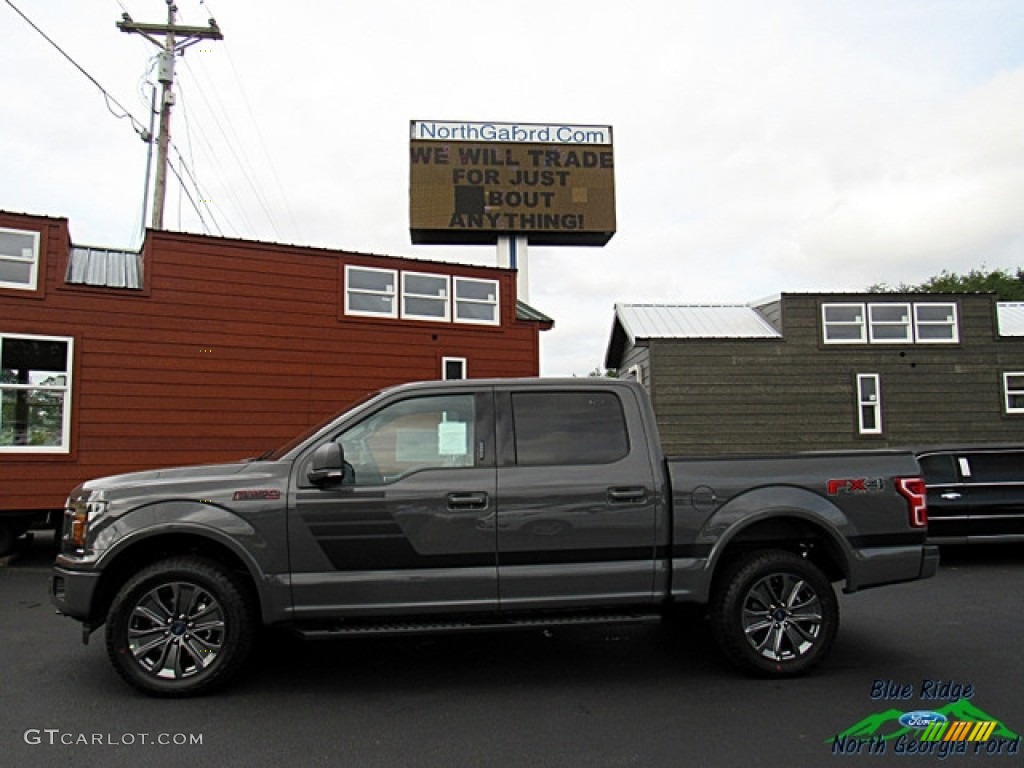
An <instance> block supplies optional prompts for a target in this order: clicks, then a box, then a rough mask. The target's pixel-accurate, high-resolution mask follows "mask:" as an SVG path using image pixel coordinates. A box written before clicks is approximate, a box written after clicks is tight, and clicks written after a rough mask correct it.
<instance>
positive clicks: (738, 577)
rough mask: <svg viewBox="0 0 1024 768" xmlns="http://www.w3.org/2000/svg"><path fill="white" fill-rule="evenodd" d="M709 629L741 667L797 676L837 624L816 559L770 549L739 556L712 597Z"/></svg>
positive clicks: (823, 650)
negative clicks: (812, 559)
mask: <svg viewBox="0 0 1024 768" xmlns="http://www.w3.org/2000/svg"><path fill="white" fill-rule="evenodd" d="M710 609H711V611H710V613H711V629H712V632H713V633H714V635H715V638H716V639H717V641H718V644H719V646H720V647H721V648H722V650H723V652H724V653H725V655H726V657H727V658H728V659H729V661H731V662H732V663H733V664H734V665H736V666H737V667H739V668H740V669H742V670H743V671H745V672H748V673H751V674H755V675H761V676H766V677H790V676H793V675H800V674H803V673H804V672H806V671H807V670H809V669H810V668H811V667H813V666H814V665H815V664H817V663H818V662H819V661H821V660H822V659H823V658H824V657H825V656H826V654H828V651H829V649H830V648H831V647H832V642H833V640H835V636H836V631H837V630H838V628H839V603H838V601H837V600H836V595H835V592H834V590H833V589H832V584H831V582H829V580H828V579H827V578H826V577H825V575H824V574H823V573H822V571H821V569H819V568H818V567H817V566H816V565H814V563H811V562H809V561H808V560H805V559H804V558H802V557H799V556H798V555H795V554H793V553H792V552H787V551H783V550H769V551H762V552H754V553H751V554H749V555H746V556H744V557H742V558H740V559H738V560H737V561H736V562H735V563H733V564H732V565H731V566H730V567H729V569H728V571H726V573H725V574H724V577H723V578H722V580H721V581H720V582H719V583H718V585H717V586H716V589H715V590H714V593H713V594H712V598H711V606H710Z"/></svg>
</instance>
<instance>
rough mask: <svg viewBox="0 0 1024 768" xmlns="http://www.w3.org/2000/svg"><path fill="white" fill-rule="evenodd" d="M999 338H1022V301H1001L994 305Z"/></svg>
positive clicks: (1023, 322)
mask: <svg viewBox="0 0 1024 768" xmlns="http://www.w3.org/2000/svg"><path fill="white" fill-rule="evenodd" d="M996 317H997V319H998V324H997V327H998V329H999V335H1000V336H1024V301H1001V302H999V303H998V304H996Z"/></svg>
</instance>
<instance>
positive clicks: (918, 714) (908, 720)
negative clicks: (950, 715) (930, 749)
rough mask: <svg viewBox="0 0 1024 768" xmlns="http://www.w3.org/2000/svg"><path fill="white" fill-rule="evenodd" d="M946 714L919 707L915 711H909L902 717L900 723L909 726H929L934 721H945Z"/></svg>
mask: <svg viewBox="0 0 1024 768" xmlns="http://www.w3.org/2000/svg"><path fill="white" fill-rule="evenodd" d="M944 722H946V716H945V715H943V714H940V713H938V712H929V711H928V710H926V709H919V710H916V711H914V712H907V713H906V714H905V715H902V716H901V717H900V725H904V726H906V727H907V728H927V727H928V726H929V725H931V724H932V723H944Z"/></svg>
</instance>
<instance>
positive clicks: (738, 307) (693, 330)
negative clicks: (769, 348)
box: [615, 304, 782, 343]
mask: <svg viewBox="0 0 1024 768" xmlns="http://www.w3.org/2000/svg"><path fill="white" fill-rule="evenodd" d="M615 316H616V318H617V320H618V322H619V323H620V324H621V325H622V328H623V330H625V332H626V333H627V334H628V335H629V338H630V341H631V342H634V343H635V342H636V340H637V339H779V338H782V334H780V333H779V332H778V331H777V330H776V329H775V328H774V327H772V325H771V324H769V323H768V321H767V320H765V319H764V317H762V316H761V315H760V314H759V313H758V312H757V311H756V310H755V309H753V308H751V307H749V306H747V305H745V304H616V305H615Z"/></svg>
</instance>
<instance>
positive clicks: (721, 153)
mask: <svg viewBox="0 0 1024 768" xmlns="http://www.w3.org/2000/svg"><path fill="white" fill-rule="evenodd" d="M11 3H13V4H14V6H16V7H17V8H18V9H20V10H21V11H22V12H23V13H24V14H25V15H26V16H28V17H29V18H30V19H32V20H33V21H34V22H35V23H36V24H37V25H38V27H39V28H40V29H41V30H42V31H43V32H45V33H46V34H47V35H48V36H49V37H50V38H52V39H53V40H54V42H56V43H57V44H58V45H60V46H61V48H63V49H64V51H66V52H67V53H68V54H69V55H70V56H71V58H73V59H74V60H75V61H76V62H77V63H78V65H80V66H81V67H82V68H83V69H84V70H86V71H87V72H88V73H89V75H91V76H92V77H93V78H95V79H96V80H97V81H98V82H99V84H100V85H101V86H102V87H103V88H104V89H105V90H106V91H108V92H109V93H110V95H111V96H112V97H113V98H114V99H115V100H116V101H117V102H118V103H119V104H120V105H122V106H124V107H126V108H127V110H128V111H129V112H130V113H132V115H134V117H135V118H136V119H137V120H138V121H139V122H140V123H143V124H147V123H148V121H149V91H148V86H147V85H146V82H147V78H148V80H149V81H152V80H153V79H154V77H153V75H152V59H153V55H154V54H155V53H156V51H157V49H156V46H154V45H153V44H152V43H149V42H147V41H145V40H144V39H142V38H141V37H140V36H138V35H129V34H125V33H122V32H121V31H119V30H118V29H117V28H116V26H115V23H116V22H117V21H118V20H120V18H121V14H122V13H123V12H125V11H127V12H128V13H130V14H131V16H132V17H133V19H134V20H135V21H136V22H153V23H164V22H165V21H166V15H167V5H166V3H165V2H164V0H0V35H2V38H0V39H2V41H3V43H2V45H0V93H2V94H3V98H2V99H0V126H2V127H0V136H2V139H3V141H2V151H0V209H4V210H12V211H24V212H28V213H35V214H43V215H49V216H58V217H66V218H68V219H69V221H70V226H71V236H72V240H73V241H74V242H75V243H77V244H86V245H100V246H108V247H115V248H135V247H138V245H139V240H140V235H139V232H140V227H141V224H142V221H143V218H142V213H141V210H142V194H143V183H144V175H145V166H146V145H145V144H144V143H143V142H142V141H141V140H140V139H139V137H138V135H137V133H136V131H135V129H134V128H133V125H132V121H131V120H130V119H129V118H124V117H122V118H121V119H118V117H117V116H116V115H120V114H122V113H121V110H120V109H119V108H118V107H116V106H114V105H113V104H111V105H110V109H108V105H107V102H106V100H105V99H104V97H103V95H102V93H101V92H100V90H99V89H98V88H97V87H96V85H94V84H93V83H91V82H90V81H89V80H88V79H87V78H86V77H85V76H84V75H83V74H82V73H81V72H80V71H78V70H77V69H76V68H75V67H74V65H72V64H71V63H70V62H69V61H68V60H67V59H65V58H63V57H62V56H61V54H60V53H59V52H58V51H57V50H55V49H54V48H53V47H52V46H51V45H50V44H49V43H47V42H46V40H44V39H43V38H42V37H41V36H40V35H39V33H37V32H36V31H35V30H33V29H32V27H30V26H29V25H28V24H27V23H26V22H25V21H24V20H23V19H22V18H21V16H19V15H18V14H17V13H16V12H15V10H14V8H12V6H11ZM177 5H178V8H179V16H178V23H179V24H189V25H194V26H205V25H206V23H207V19H208V18H210V17H211V16H213V17H215V18H216V20H217V23H218V25H219V26H220V28H221V30H222V31H223V33H224V40H223V41H221V42H213V43H200V44H197V45H195V46H194V47H192V48H190V49H188V51H187V52H186V53H185V55H184V57H183V58H181V59H179V61H178V67H177V73H176V76H177V81H176V90H177V91H178V103H177V105H176V107H175V111H174V124H173V129H172V138H173V141H174V143H175V145H176V147H177V149H178V151H179V152H180V154H181V155H183V156H184V158H185V163H186V164H187V167H188V170H187V175H191V176H193V177H194V178H195V179H196V180H197V181H198V184H199V188H200V190H201V191H200V193H199V194H200V196H201V198H202V200H203V201H206V202H205V204H204V207H203V212H204V219H205V223H204V222H203V221H201V220H200V219H199V217H198V216H197V215H196V213H195V212H194V210H193V209H192V206H191V203H190V202H189V201H188V199H187V198H186V197H185V196H184V195H183V194H182V193H181V192H180V187H179V186H177V185H175V186H172V187H171V189H170V192H169V194H168V198H167V213H166V218H165V226H166V227H167V228H168V229H182V230H187V231H192V232H200V233H208V234H214V235H224V236H228V237H241V238H245V239H253V240H267V241H274V242H285V243H296V244H300V245H312V246H319V247H326V248H332V249H340V250H351V251H359V252H368V253H381V254H388V255H397V256H412V257H414V258H420V259H430V260H438V261H456V262H466V263H476V264H494V263H495V253H494V249H493V248H491V247H481V246H464V247H458V246H436V245H432V246H426V245H417V246H413V245H412V244H411V242H410V238H409V197H408V194H409V193H408V178H409V150H408V147H409V121H410V120H414V119H416V120H469V121H479V122H486V121H504V122H533V123H556V124H563V123H564V124H593V125H611V126H612V127H613V130H614V152H615V182H616V198H617V205H616V208H617V223H618V231H617V233H616V234H615V236H614V237H613V238H612V239H611V241H610V242H609V243H608V245H606V246H604V247H601V248H597V247H560V248H555V247H538V246H534V247H532V248H531V249H530V255H529V272H530V297H529V298H530V303H531V304H532V305H533V306H535V307H536V308H537V309H539V310H540V311H542V312H544V313H546V314H547V315H549V316H550V317H552V318H554V320H555V328H554V330H552V331H550V332H548V333H546V334H543V335H542V341H541V349H542V352H541V356H542V359H541V371H542V373H543V374H544V375H563V374H580V375H582V374H586V373H587V372H588V371H590V370H592V369H594V368H595V367H598V366H600V365H602V363H603V359H604V353H605V349H606V346H607V342H608V337H609V333H610V329H611V324H612V319H613V307H614V304H615V303H616V302H645V303H648V302H672V303H677V302H686V303H702V304H718V303H737V302H740V303H745V302H748V301H752V300H755V299H760V298H762V297H764V296H767V295H771V294H775V293H779V292H784V291H792V292H798V291H818V290H839V291H843V290H861V289H863V288H865V287H866V286H868V285H871V284H873V283H877V282H886V283H890V284H898V283H901V282H911V283H913V282H921V281H923V280H925V279H927V278H928V277H930V276H932V275H935V274H938V273H939V272H941V271H942V270H944V269H949V270H952V271H957V272H963V271H967V270H969V269H972V268H980V267H983V266H984V267H987V268H990V269H995V268H1006V269H1010V270H1015V269H1016V268H1017V267H1019V266H1022V265H1024V2H1021V0H892V1H891V2H883V1H882V0H828V1H826V0H791V1H787V0H751V1H750V2H739V1H736V2H733V1H730V0H709V1H708V2H696V1H695V0H631V2H622V1H621V0H620V1H618V2H612V1H611V0H517V2H515V3H491V2H482V1H481V0H432V2H423V1H422V0H416V1H415V2H414V1H413V0H349V1H348V2H313V1H312V0H288V2H269V1H268V0H206V1H205V2H201V1H200V0H177ZM193 194H194V195H195V193H193ZM146 218H147V221H148V216H147V217H146Z"/></svg>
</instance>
